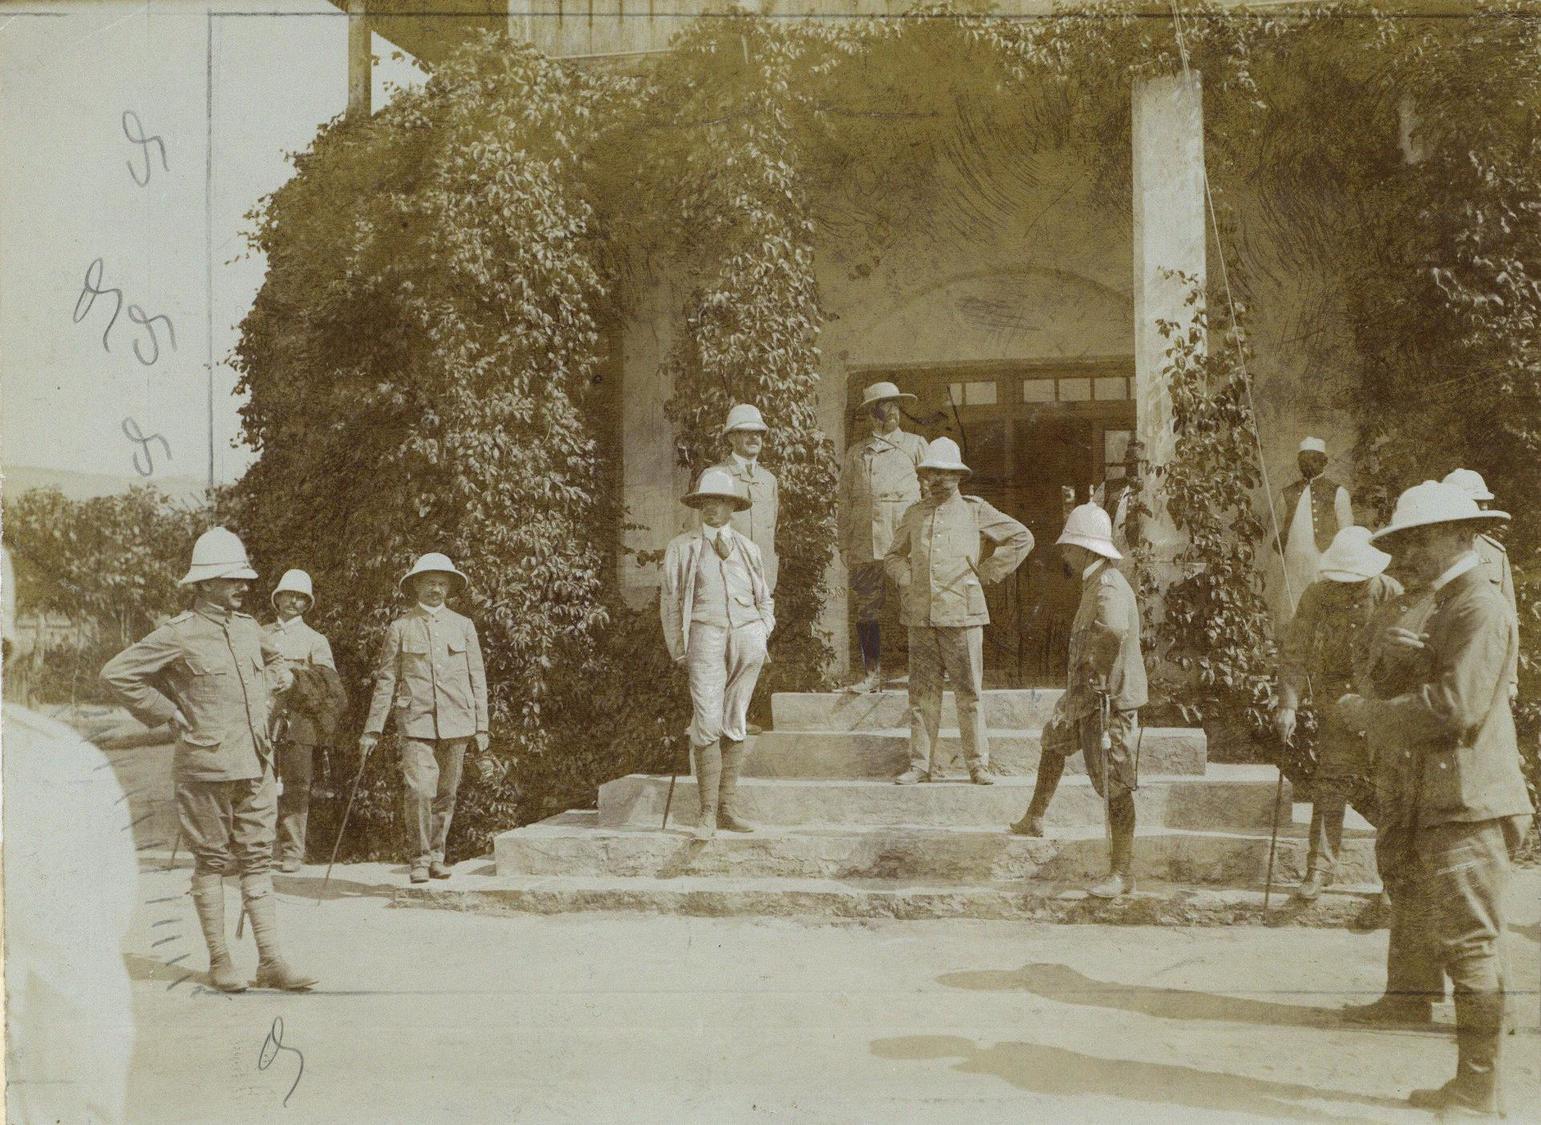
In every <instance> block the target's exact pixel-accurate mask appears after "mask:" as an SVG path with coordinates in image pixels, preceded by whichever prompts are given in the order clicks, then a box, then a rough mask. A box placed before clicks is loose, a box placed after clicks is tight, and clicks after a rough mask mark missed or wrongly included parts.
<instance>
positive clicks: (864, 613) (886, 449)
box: [836, 382, 926, 691]
mask: <svg viewBox="0 0 1541 1125" xmlns="http://www.w3.org/2000/svg"><path fill="white" fill-rule="evenodd" d="M914 398H915V396H914V395H912V394H906V393H904V392H902V391H900V390H899V388H898V387H897V386H895V385H894V384H893V383H886V382H885V383H873V384H872V386H870V387H868V388H867V390H866V393H865V394H863V395H862V402H861V409H862V410H863V411H864V412H865V413H866V414H867V415H868V416H869V417H870V419H871V425H872V429H871V432H870V433H869V434H868V435H867V436H866V437H863V438H861V439H859V440H857V441H855V442H853V443H852V444H851V447H850V448H849V449H848V450H846V454H845V466H844V468H843V469H842V470H841V473H840V500H839V504H838V505H837V508H836V518H837V520H838V526H839V531H838V534H839V541H840V558H841V561H842V562H844V563H845V567H846V571H847V574H848V575H849V581H850V589H851V606H852V610H853V612H854V613H855V615H856V642H857V647H858V648H859V649H860V651H861V663H862V670H863V675H862V678H861V679H860V680H859V681H857V683H856V684H855V685H853V686H854V688H855V690H857V691H877V690H879V689H880V688H882V686H883V668H882V663H883V661H882V630H881V626H880V625H879V621H880V619H881V617H882V614H883V590H884V570H883V558H884V556H885V555H887V554H888V548H889V545H890V544H891V543H892V542H893V538H894V530H895V528H897V527H898V526H899V520H900V519H901V518H902V517H903V515H904V513H905V511H906V510H907V509H908V508H909V506H910V505H911V504H914V503H915V502H916V501H918V500H919V499H920V479H919V478H918V477H917V476H916V475H915V473H916V466H917V465H919V464H920V463H921V461H923V460H924V459H925V456H926V439H925V438H923V437H921V436H920V435H919V434H911V433H906V432H905V431H904V430H901V429H900V428H899V422H900V419H901V417H902V414H901V411H900V409H899V406H900V403H902V402H906V401H914Z"/></svg>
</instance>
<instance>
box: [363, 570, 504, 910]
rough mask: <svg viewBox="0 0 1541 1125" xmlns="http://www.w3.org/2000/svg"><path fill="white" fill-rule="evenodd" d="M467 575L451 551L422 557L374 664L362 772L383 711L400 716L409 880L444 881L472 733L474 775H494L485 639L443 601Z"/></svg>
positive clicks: (404, 584) (405, 579)
mask: <svg viewBox="0 0 1541 1125" xmlns="http://www.w3.org/2000/svg"><path fill="white" fill-rule="evenodd" d="M466 586H467V580H466V576H465V575H463V574H461V573H460V571H458V570H456V569H455V564H454V563H452V562H450V560H449V558H448V556H446V555H441V554H438V553H436V552H435V553H430V554H426V555H423V556H422V557H420V558H419V559H418V560H417V562H416V563H414V564H413V565H412V569H411V570H409V571H407V573H406V574H405V575H403V576H402V579H401V592H402V593H403V594H405V595H406V596H407V597H409V598H411V599H412V600H413V602H414V604H413V606H412V608H411V609H409V610H407V612H406V613H404V614H402V615H401V616H400V617H398V618H397V619H396V620H395V621H392V622H391V624H390V627H389V628H388V629H387V630H386V633H385V640H384V642H383V643H382V644H381V645H380V656H379V659H378V660H377V662H376V665H375V690H374V698H373V699H372V700H371V701H370V705H369V718H368V719H367V720H366V721H365V723H364V733H363V735H361V736H360V737H359V754H360V757H361V761H360V763H359V769H360V771H361V772H362V770H363V765H364V763H363V760H362V759H367V758H368V756H369V752H370V751H371V750H373V749H374V748H375V744H376V743H377V742H379V741H380V735H381V733H382V732H383V731H384V730H385V720H386V717H387V716H388V715H389V714H390V713H392V712H394V713H395V715H396V735H397V739H398V740H399V741H400V743H401V773H402V777H403V778H404V779H405V782H406V785H405V788H404V791H403V795H402V804H403V812H404V815H405V817H406V821H407V831H408V833H409V835H410V837H411V844H412V855H411V857H410V862H411V866H412V873H411V876H410V878H411V881H412V882H414V883H426V882H428V879H429V877H430V876H431V877H433V878H435V879H448V878H449V875H450V869H449V866H448V865H447V864H446V863H445V862H444V845H445V841H446V840H448V839H449V826H450V821H451V820H452V819H453V817H454V815H455V797H456V795H457V793H458V792H459V790H460V772H461V767H462V765H463V764H464V761H465V752H466V747H467V746H468V745H469V744H470V742H471V740H472V739H473V738H474V739H475V740H476V748H477V751H478V754H479V756H478V759H477V772H478V774H480V775H481V777H482V778H483V779H484V780H485V779H487V778H489V777H491V776H493V775H494V774H495V773H496V766H495V764H494V763H493V761H492V758H491V755H490V754H489V753H488V746H489V738H488V733H487V674H486V670H485V669H484V667H483V665H482V645H481V639H480V638H479V637H478V636H477V634H476V626H475V625H474V624H473V623H472V622H471V619H470V618H468V617H463V616H461V615H460V614H458V613H456V612H455V611H454V610H452V609H450V608H449V606H447V605H446V604H445V601H446V600H447V599H448V597H449V595H450V591H451V589H453V590H454V591H455V592H456V593H464V592H465V589H466Z"/></svg>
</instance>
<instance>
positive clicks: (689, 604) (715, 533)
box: [658, 469, 776, 840]
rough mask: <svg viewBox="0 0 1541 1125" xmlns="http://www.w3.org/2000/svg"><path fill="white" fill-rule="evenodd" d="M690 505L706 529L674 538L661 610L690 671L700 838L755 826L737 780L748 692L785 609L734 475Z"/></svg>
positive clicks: (706, 484) (703, 486)
mask: <svg viewBox="0 0 1541 1125" xmlns="http://www.w3.org/2000/svg"><path fill="white" fill-rule="evenodd" d="M683 503H684V504H686V505H687V506H689V507H692V508H695V509H697V510H699V511H700V513H701V527H700V528H699V529H698V530H696V531H687V532H685V533H684V534H683V535H678V536H676V537H675V538H674V539H673V540H671V541H670V543H669V547H668V550H667V551H666V552H665V553H664V561H663V582H662V583H661V585H660V586H659V590H658V612H659V617H660V618H661V620H662V623H663V635H664V643H665V644H667V645H668V647H669V655H670V657H672V658H673V660H674V662H675V664H677V665H681V666H683V667H684V668H685V670H686V672H687V673H688V675H689V676H690V704H691V708H692V710H693V712H694V714H693V716H692V719H691V723H690V730H689V738H690V752H691V755H692V757H693V759H694V762H695V770H696V785H697V787H698V790H699V792H700V796H701V819H700V820H699V822H697V825H696V838H697V839H698V840H710V839H712V838H713V837H714V836H715V835H716V833H717V829H718V828H723V829H726V830H727V831H729V832H752V831H754V825H752V824H750V823H749V822H747V821H745V820H743V819H742V818H741V817H739V815H738V807H737V804H736V801H737V797H738V779H739V774H740V773H741V772H742V770H743V768H744V738H745V735H746V733H747V732H746V715H747V713H748V710H749V697H750V696H751V695H753V694H754V685H755V681H756V680H757V679H759V676H760V668H761V666H762V665H764V663H765V643H766V641H767V640H768V639H769V637H770V634H771V631H772V630H773V629H775V627H776V609H775V603H774V601H773V600H772V599H771V592H770V584H769V583H768V582H767V581H766V578H765V566H764V562H763V561H762V558H761V554H760V548H758V547H757V546H755V544H754V541H753V540H752V539H750V538H748V537H747V536H745V535H741V534H739V533H738V532H736V531H734V530H733V527H732V524H731V522H730V521H731V519H732V516H733V513H734V512H735V511H740V512H741V511H744V510H745V509H747V508H748V507H749V505H750V501H749V497H748V496H747V495H745V493H744V491H743V490H742V489H741V488H739V487H738V485H737V484H736V483H735V482H734V480H733V478H732V477H730V476H729V475H728V474H727V473H726V472H724V471H723V470H721V469H707V470H706V471H705V472H704V473H702V474H701V479H700V481H699V482H698V483H697V484H696V489H695V491H694V492H691V493H690V494H688V495H687V496H686V497H685V498H684V500H683Z"/></svg>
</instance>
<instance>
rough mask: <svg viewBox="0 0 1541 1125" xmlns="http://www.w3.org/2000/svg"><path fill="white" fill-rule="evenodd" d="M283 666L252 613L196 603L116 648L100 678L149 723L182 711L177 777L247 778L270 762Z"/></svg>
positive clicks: (158, 722) (157, 723)
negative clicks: (271, 724)
mask: <svg viewBox="0 0 1541 1125" xmlns="http://www.w3.org/2000/svg"><path fill="white" fill-rule="evenodd" d="M282 667H283V660H282V658H281V657H280V656H279V654H278V650H277V649H275V648H274V647H273V646H272V645H271V644H270V643H269V642H268V640H267V638H265V637H264V636H263V635H262V629H261V627H259V626H258V624H257V622H256V620H255V619H254V618H251V617H248V616H247V615H246V614H244V613H226V612H225V611H223V610H219V609H216V608H214V607H212V606H203V605H200V606H199V607H198V608H197V609H196V610H189V611H188V612H186V613H181V614H178V615H177V616H176V617H173V618H172V619H171V620H170V621H168V622H166V624H164V625H162V626H161V627H160V628H159V629H156V630H155V631H154V632H153V633H151V634H150V635H149V636H147V637H145V639H144V640H142V641H140V642H139V643H138V644H134V645H130V646H129V647H128V648H126V649H124V650H123V651H122V652H120V653H118V655H117V656H114V657H113V658H112V659H111V660H109V661H108V662H107V666H106V667H105V668H103V669H102V680H103V681H104V682H105V683H106V684H107V686H108V687H109V688H111V689H112V691H113V693H114V694H115V695H116V696H117V697H118V698H119V699H120V700H122V701H123V704H124V706H126V707H127V708H128V709H129V710H130V711H131V712H133V715H134V717H135V718H136V719H138V720H139V721H140V722H142V723H144V724H146V725H147V726H151V727H158V726H160V725H162V724H163V723H169V722H171V720H172V719H173V717H174V716H175V715H176V713H177V712H178V711H180V712H181V713H182V717H183V718H184V719H186V720H187V724H188V729H187V730H184V731H182V732H180V735H179V737H178V739H177V746H176V756H175V758H174V761H173V772H174V773H175V775H176V778H177V780H178V781H245V780H248V779H250V778H254V777H261V776H263V774H264V772H265V771H266V770H267V769H269V768H270V767H271V765H272V759H273V750H272V744H271V742H270V740H269V738H268V714H269V710H270V708H271V705H272V703H271V700H272V689H273V684H274V682H275V680H276V677H277V675H278V673H279V671H280V670H281V669H282Z"/></svg>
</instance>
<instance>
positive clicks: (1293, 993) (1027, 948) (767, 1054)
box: [129, 871, 1541, 1123]
mask: <svg viewBox="0 0 1541 1125" xmlns="http://www.w3.org/2000/svg"><path fill="white" fill-rule="evenodd" d="M186 880H187V873H186V872H185V871H173V872H161V871H152V872H147V873H146V875H145V876H144V878H143V880H142V886H141V892H142V897H143V899H144V900H145V902H146V903H147V905H146V906H145V907H143V908H142V909H141V910H140V912H139V915H140V916H139V918H138V919H137V921H136V926H135V930H134V933H133V936H132V941H131V946H130V953H131V961H130V964H131V966H132V969H133V975H134V978H135V979H134V987H133V1002H134V1014H135V1019H136V1025H137V1034H136V1044H135V1054H134V1065H133V1070H132V1075H131V1080H130V1087H129V1104H130V1110H131V1116H132V1119H133V1120H136V1121H146V1122H199V1123H207V1122H213V1121H246V1120H252V1121H255V1120H264V1121H273V1120H293V1121H316V1122H396V1121H402V1122H407V1121H412V1122H421V1121H454V1122H470V1121H532V1122H533V1121H539V1122H546V1121H554V1122H566V1121H574V1122H596V1121H625V1122H653V1121H671V1122H681V1121H689V1122H694V1121H701V1122H707V1121H711V1122H725V1121H733V1122H738V1121H787V1120H792V1121H820V1122H823V1121H827V1122H866V1121H872V1122H892V1121H904V1120H925V1121H968V1122H993V1121H1002V1122H1004V1121H1013V1122H1017V1121H1022V1120H1041V1121H1052V1122H1073V1121H1096V1122H1102V1121H1117V1122H1130V1121H1141V1122H1143V1121H1167V1120H1174V1121H1175V1120H1182V1121H1216V1122H1219V1121H1236V1120H1245V1119H1248V1118H1264V1119H1283V1120H1305V1121H1317V1120H1325V1121H1402V1120H1418V1119H1420V1118H1422V1117H1423V1116H1424V1115H1421V1114H1419V1113H1416V1112H1414V1111H1410V1110H1408V1109H1407V1108H1406V1107H1405V1104H1404V1101H1403V1099H1404V1098H1405V1097H1406V1094H1407V1092H1408V1090H1410V1089H1412V1088H1414V1087H1415V1086H1420V1085H1430V1084H1438V1083H1439V1082H1442V1081H1443V1080H1444V1079H1445V1078H1446V1077H1448V1075H1449V1073H1450V1072H1451V1069H1452V1067H1453V1065H1454V1057H1455V1048H1454V1044H1453V1041H1452V1039H1451V1037H1450V1034H1449V1030H1450V1029H1449V1025H1450V1022H1451V1020H1452V1013H1451V1011H1450V1007H1449V1005H1448V1004H1447V1005H1445V1006H1444V1007H1443V1008H1442V1009H1441V1010H1440V1013H1439V1015H1440V1019H1441V1022H1442V1024H1444V1025H1445V1026H1444V1028H1443V1030H1442V1031H1441V1032H1438V1033H1420V1032H1401V1031H1366V1030H1358V1029H1354V1028H1350V1027H1348V1026H1345V1025H1344V1024H1342V1023H1341V1022H1340V1021H1339V1018H1338V1015H1337V1011H1338V1009H1339V1007H1340V1006H1341V1005H1343V1004H1344V1003H1349V1002H1361V1001H1364V1000H1366V999H1370V998H1373V997H1374V996H1375V995H1377V994H1378V991H1379V986H1380V984H1381V982H1382V980H1383V958H1384V955H1385V944H1386V935H1385V931H1381V932H1379V933H1376V934H1371V935H1359V934H1352V933H1349V932H1347V931H1344V930H1323V929H1304V928H1292V927H1281V928H1264V927H1256V926H1232V927H1224V928H1184V927H1132V926H1125V927H1097V926H1070V925H1065V926H1054V925H1028V924H1018V923H1010V922H975V921H936V922H876V923H851V924H814V923H808V922H797V921H788V920H766V921H757V920H749V919H705V918H681V917H656V916H639V915H619V914H573V915H565V916H556V917H536V916H528V917H486V916H481V915H476V914H465V913H457V912H453V911H443V910H432V909H421V908H413V907H397V906H393V905H391V904H390V901H389V899H388V898H386V897H385V896H383V895H379V894H365V895H360V896H357V897H349V898H341V899H334V900H326V901H322V902H320V903H319V904H318V903H317V902H316V901H315V900H313V899H299V898H291V897H289V896H284V898H283V900H282V901H281V905H280V910H281V915H280V921H281V923H282V926H283V930H284V934H285V939H286V944H287V946H288V951H289V954H290V956H291V957H292V958H293V959H294V960H295V961H296V962H299V963H301V964H303V966H304V967H306V968H308V969H310V970H312V971H313V972H315V973H316V974H318V975H319V976H320V977H321V978H322V983H321V987H320V988H319V989H318V990H317V991H316V992H315V993H313V994H310V995H303V996H284V995H280V994H276V993H270V992H248V993H246V994H244V995H241V996H236V997H228V996H223V995H218V994H213V993H209V992H207V991H205V990H202V989H199V988H198V980H199V979H200V978H199V977H197V976H194V977H189V978H187V979H182V978H183V977H184V975H185V970H187V969H189V968H191V969H197V970H201V969H202V968H203V967H204V964H205V961H204V953H203V948H202V942H201V939H200V938H199V937H198V931H197V927H196V924H195V922H194V920H193V916H192V912H191V909H190V907H189V906H188V905H187V900H186V899H185V897H184V898H180V899H178V898H176V897H175V896H177V895H178V894H179V893H180V892H182V891H183V890H185V887H186ZM1520 884H1521V885H1519V886H1517V887H1516V892H1517V894H1516V898H1517V900H1518V906H1517V917H1516V919H1515V922H1516V925H1515V926H1514V929H1513V931H1512V933H1511V934H1510V937H1509V943H1510V945H1509V953H1510V963H1511V966H1512V967H1511V979H1512V981H1513V990H1514V992H1515V994H1516V995H1515V997H1514V1005H1513V1007H1514V1011H1515V1014H1516V1016H1517V1017H1518V1023H1519V1026H1518V1027H1517V1029H1516V1032H1515V1034H1514V1035H1513V1036H1512V1037H1511V1038H1510V1040H1509V1045H1508V1048H1507V1091H1508V1100H1509V1106H1510V1120H1519V1121H1524V1120H1538V1119H1541V1034H1538V1025H1541V1011H1538V995H1541V992H1538V988H1541V925H1538V918H1541V894H1538V893H1537V891H1538V889H1541V878H1538V877H1537V873H1535V872H1526V873H1524V874H1523V876H1522V877H1521V880H1520ZM155 900H160V902H159V903H158V904H156V905H148V904H149V903H152V902H154V901H155ZM167 902H170V903H172V906H171V907H170V908H169V909H171V910H172V911H173V915H171V916H176V917H180V918H181V923H180V929H178V928H177V927H176V926H175V925H173V926H171V927H168V926H166V925H164V924H162V925H156V923H157V922H162V923H164V921H165V919H166V917H168V915H167V913H166V911H167V910H168V907H167V906H166V905H165V904H166V903H167ZM176 911H180V912H181V913H180V915H177V914H175V912H176ZM171 933H176V934H178V935H179V939H180V940H179V941H174V942H170V943H165V942H164V940H163V939H164V938H165V937H166V936H168V935H169V934H171ZM152 942H162V944H161V945H160V946H159V947H155V946H152V944H151V943H152ZM172 951H176V952H178V953H180V952H187V953H190V956H189V957H188V958H187V960H186V961H185V962H182V963H179V964H177V965H176V966H174V967H168V966H167V965H166V963H165V962H166V961H168V960H171V959H172V957H174V956H175V953H173V952H172ZM237 957H238V964H239V965H240V966H241V967H242V968H244V969H246V970H248V971H250V970H251V969H252V968H253V966H254V963H255V951H254V949H253V948H252V946H251V940H250V936H249V935H248V937H247V938H246V939H245V941H244V942H243V943H242V944H241V946H240V947H239V952H238V955H237ZM276 1018H281V1019H282V1029H281V1032H280V1035H281V1037H282V1041H283V1044H284V1046H285V1048H286V1049H285V1050H284V1051H282V1052H276V1053H275V1052H274V1051H273V1050H272V1045H271V1043H270V1039H271V1037H272V1035H273V1033H274V1031H275V1028H276V1026H277V1025H275V1022H274V1021H275V1019H276ZM265 1045H267V1046H268V1052H267V1053H268V1055H269V1056H270V1061H269V1065H268V1066H267V1067H265V1068H263V1067H261V1066H260V1065H259V1063H260V1061H261V1059H262V1058H263V1055H264V1050H263V1049H264V1046H265ZM286 1098H287V1105H285V1099H286Z"/></svg>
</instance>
